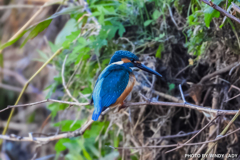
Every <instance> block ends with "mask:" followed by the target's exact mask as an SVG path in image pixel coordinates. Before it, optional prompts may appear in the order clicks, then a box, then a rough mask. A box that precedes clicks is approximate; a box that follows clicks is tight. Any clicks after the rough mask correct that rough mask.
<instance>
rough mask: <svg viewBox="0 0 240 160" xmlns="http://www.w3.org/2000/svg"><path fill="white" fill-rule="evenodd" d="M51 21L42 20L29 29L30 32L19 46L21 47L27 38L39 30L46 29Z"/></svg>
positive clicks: (34, 35)
mask: <svg viewBox="0 0 240 160" xmlns="http://www.w3.org/2000/svg"><path fill="white" fill-rule="evenodd" d="M51 21H52V20H51V19H49V20H46V21H43V22H41V23H39V24H38V25H37V26H36V27H34V28H32V29H30V30H31V32H30V33H29V35H28V36H27V38H26V39H25V40H24V42H23V43H22V45H21V47H23V46H24V45H25V44H26V43H27V41H28V40H29V39H32V38H34V37H36V36H37V35H38V34H39V33H40V32H42V31H43V30H44V29H46V28H47V27H48V26H49V24H50V23H51Z"/></svg>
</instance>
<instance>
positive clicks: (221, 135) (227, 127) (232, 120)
mask: <svg viewBox="0 0 240 160" xmlns="http://www.w3.org/2000/svg"><path fill="white" fill-rule="evenodd" d="M239 114H240V110H238V112H237V113H236V114H235V116H234V117H233V118H232V119H231V121H230V122H229V123H228V125H227V126H226V127H225V128H224V130H223V131H222V132H221V133H220V135H218V136H217V137H216V139H217V140H216V139H215V140H216V141H215V143H214V144H212V145H211V146H210V147H209V148H208V150H207V152H206V153H205V155H208V154H209V153H210V152H211V151H212V149H213V147H214V146H215V145H216V144H217V141H218V140H219V137H225V136H224V134H225V133H226V132H227V131H228V129H229V127H230V126H231V125H232V124H233V122H234V121H235V120H236V119H237V117H238V116H239ZM205 158H206V157H205V156H204V157H202V159H201V160H204V159H205Z"/></svg>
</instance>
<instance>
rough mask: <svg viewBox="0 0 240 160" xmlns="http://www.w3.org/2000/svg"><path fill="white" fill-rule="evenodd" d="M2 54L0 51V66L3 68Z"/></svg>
mask: <svg viewBox="0 0 240 160" xmlns="http://www.w3.org/2000/svg"><path fill="white" fill-rule="evenodd" d="M3 66H4V65H3V54H2V53H0V67H1V68H3Z"/></svg>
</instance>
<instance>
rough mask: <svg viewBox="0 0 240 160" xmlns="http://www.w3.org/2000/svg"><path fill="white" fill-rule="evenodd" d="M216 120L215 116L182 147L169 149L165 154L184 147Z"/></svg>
mask: <svg viewBox="0 0 240 160" xmlns="http://www.w3.org/2000/svg"><path fill="white" fill-rule="evenodd" d="M217 118H218V116H216V117H215V118H213V119H212V120H211V121H209V122H208V124H206V125H205V126H204V127H203V128H202V129H200V131H199V132H198V133H197V134H195V135H194V136H193V137H192V138H190V139H189V140H188V141H187V142H185V143H184V144H183V145H181V146H179V147H177V148H174V149H171V150H169V151H167V152H165V153H169V152H172V151H175V150H177V149H179V148H182V147H183V146H185V145H186V144H188V143H189V142H191V141H192V140H193V139H194V138H195V137H196V136H197V135H199V134H200V133H201V132H202V131H203V130H204V129H205V128H207V127H208V126H209V125H210V124H211V123H212V122H213V121H214V120H215V119H217Z"/></svg>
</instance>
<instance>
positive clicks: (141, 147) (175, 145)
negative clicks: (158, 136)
mask: <svg viewBox="0 0 240 160" xmlns="http://www.w3.org/2000/svg"><path fill="white" fill-rule="evenodd" d="M238 131H240V128H238V129H236V130H234V131H232V132H230V133H228V134H226V135H224V136H221V137H218V138H217V139H214V140H210V141H205V142H198V143H188V144H184V146H194V145H201V144H206V143H210V142H216V141H218V140H220V139H223V138H225V137H227V136H229V135H231V134H233V133H236V132H238ZM177 146H181V144H170V145H161V146H140V147H112V146H109V147H111V148H113V149H145V148H148V149H149V148H171V147H177Z"/></svg>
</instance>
